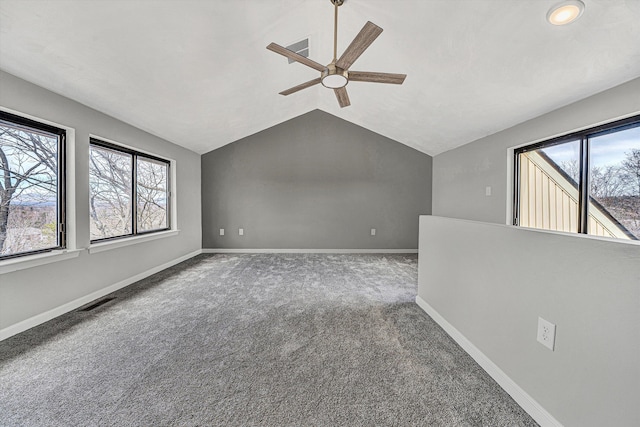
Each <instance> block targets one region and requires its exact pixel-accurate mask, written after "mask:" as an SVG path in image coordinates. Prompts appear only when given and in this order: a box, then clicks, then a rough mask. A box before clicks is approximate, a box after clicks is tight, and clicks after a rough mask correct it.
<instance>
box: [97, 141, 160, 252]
mask: <svg viewBox="0 0 640 427" xmlns="http://www.w3.org/2000/svg"><path fill="white" fill-rule="evenodd" d="M91 146H97V147H101V148H105V149H108V150H113V151H116V152H120V153H124V154H128V155H130V156H131V158H132V169H131V233H130V234H124V235H120V236H112V237H104V238H100V239H91V238H90V240H89V242H90V244H91V245H94V244H99V243H104V242H111V241H114V240H121V239H131V238H134V237H140V236H146V235H149V234H154V233H162V232H167V231H171V230H173V229H172V226H171V224H172V222H171V221H172V218H171V210H172V206H173V205H172V203H173V201H172V198H173V194H172V191H171V188H172V187H171V185H172V183H171V161H170V160H168V159H164V158H162V157H158V156H156V155H153V154H149V153H145V152H142V151H139V150H135V149H133V148H130V147H125V146H122V145H119V144H115V143H113V142H107V141H105V140H103V139H100V138H97V137H95V136H90V137H89V153H91ZM89 155H91V154H89ZM139 157H140V158H142V159H149V160H152V161H156V162H160V163H163V164H165V165H166V167H167V180H166V184H167V203H166V216H167V219H166V224H167V226H166V227H164V228H158V229H154V230H145V231H138V192H137V185H138V180H137V169H138V158H139ZM89 168H91V164H89ZM89 179H91V174H90V173H89ZM89 191H91V190H89Z"/></svg>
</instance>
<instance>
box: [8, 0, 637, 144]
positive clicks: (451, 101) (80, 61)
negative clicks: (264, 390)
mask: <svg viewBox="0 0 640 427" xmlns="http://www.w3.org/2000/svg"><path fill="white" fill-rule="evenodd" d="M557 1H558V0H549V1H547V0H531V1H524V0H522V1H521V0H346V1H345V4H344V6H342V7H341V8H340V19H339V29H338V33H339V34H338V37H339V39H338V55H340V53H341V52H342V51H343V50H344V49H345V48H346V46H347V45H348V44H349V42H350V41H351V40H352V39H353V37H354V36H355V35H356V34H357V32H358V31H359V30H360V28H361V27H362V26H363V25H364V23H365V22H366V21H368V20H369V21H372V22H374V23H375V24H377V25H379V26H380V27H382V28H383V29H384V32H383V33H382V35H381V36H380V37H379V38H378V39H377V40H376V41H375V42H374V43H373V44H372V45H371V47H370V48H369V49H368V50H367V51H366V52H365V53H364V54H363V55H362V56H361V57H360V59H358V61H357V62H356V63H355V64H354V66H353V67H352V69H355V70H362V71H380V72H392V73H406V74H407V75H408V77H407V79H406V81H405V83H404V85H402V86H396V85H382V84H374V83H360V82H351V83H350V84H349V85H348V86H347V89H348V91H349V95H350V98H351V106H350V107H347V108H344V109H340V108H339V107H338V106H337V102H336V99H335V96H334V94H333V93H332V91H330V90H328V89H325V88H323V87H322V86H320V85H318V86H315V87H312V88H309V89H306V90H304V91H302V92H298V93H296V94H293V95H290V96H288V97H283V96H281V95H278V92H280V91H282V90H284V89H287V88H289V87H291V86H295V85H297V84H299V83H302V82H305V81H307V80H311V79H313V78H315V77H318V73H317V72H316V71H314V70H312V69H310V68H307V67H305V66H303V65H300V64H291V65H289V64H288V63H287V60H286V59H285V58H283V57H281V56H279V55H276V54H275V53H273V52H270V51H268V50H267V49H266V48H265V47H266V46H267V44H269V43H270V42H272V41H273V42H276V43H278V44H281V45H283V46H286V45H288V44H291V43H293V42H296V41H299V40H301V39H303V38H305V37H309V38H310V57H311V58H312V59H314V60H316V61H317V62H320V63H328V62H329V61H330V60H331V57H332V37H333V28H332V26H333V6H332V5H331V3H330V2H329V0H270V1H266V0H232V1H230V0H209V1H207V0H197V1H196V0H193V1H189V0H179V1H178V0H128V1H101V0H76V1H66V0H56V1H51V0H46V1H40V0H0V69H3V70H5V71H7V72H9V73H11V74H14V75H16V76H18V77H21V78H23V79H25V80H28V81H31V82H33V83H35V84H38V85H40V86H43V87H45V88H47V89H50V90H52V91H54V92H57V93H60V94H63V95H65V96H67V97H69V98H72V99H75V100H77V101H79V102H81V103H83V104H85V105H88V106H90V107H93V108H95V109H97V110H100V111H102V112H105V113H107V114H109V115H111V116H113V117H116V118H118V119H120V120H122V121H125V122H127V123H130V124H132V125H134V126H137V127H139V128H141V129H144V130H146V131H148V132H150V133H153V134H155V135H158V136H160V137H162V138H165V139H167V140H169V141H172V142H174V143H176V144H179V145H182V146H184V147H187V148H189V149H192V150H194V151H196V152H198V153H204V152H207V151H210V150H213V149H215V148H218V147H220V146H222V145H225V144H228V143H230V142H233V141H235V140H237V139H240V138H242V137H245V136H248V135H251V134H253V133H256V132H258V131H260V130H263V129H265V128H268V127H270V126H273V125H276V124H278V123H281V122H283V121H286V120H288V119H291V118H293V117H296V116H298V115H301V114H304V113H306V112H308V111H311V110H313V109H316V108H319V109H321V110H323V111H326V112H328V113H331V114H334V115H336V116H338V117H341V118H343V119H345V120H348V121H350V122H353V123H355V124H358V125H360V126H363V127H365V128H368V129H370V130H372V131H374V132H377V133H380V134H382V135H385V136H387V137H389V138H392V139H395V140H397V141H399V142H401V143H404V144H406V145H408V146H410V147H413V148H416V149H418V150H420V151H423V152H425V153H428V154H432V155H435V154H438V153H441V152H443V151H446V150H449V149H452V148H454V147H457V146H459V145H462V144H465V143H468V142H471V141H473V140H475V139H478V138H481V137H483V136H486V135H489V134H492V133H495V132H497V131H499V130H502V129H505V128H507V127H510V126H513V125H515V124H517V123H520V122H523V121H525V120H527V119H530V118H533V117H536V116H538V115H540V114H543V113H545V112H548V111H551V110H554V109H556V108H558V107H561V106H563V105H566V104H568V103H571V102H573V101H576V100H579V99H582V98H585V97H587V96H589V95H592V94H594V93H597V92H600V91H602V90H604V89H607V88H610V87H613V86H615V85H618V84H620V83H623V82H625V81H628V80H631V79H633V78H636V77H639V76H640V42H639V40H640V0H584V2H585V4H586V9H585V12H584V14H583V16H582V18H581V19H580V20H578V21H576V22H574V23H572V24H570V25H567V26H564V27H554V26H552V25H550V24H549V23H547V22H546V21H545V15H546V13H547V10H548V8H549V7H550V6H551V5H553V4H555V3H557ZM0 96H1V94H0ZM0 103H1V99H0Z"/></svg>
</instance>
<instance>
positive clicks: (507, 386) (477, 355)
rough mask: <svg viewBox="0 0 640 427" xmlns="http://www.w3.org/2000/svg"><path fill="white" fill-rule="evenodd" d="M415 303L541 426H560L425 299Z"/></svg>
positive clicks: (417, 299)
mask: <svg viewBox="0 0 640 427" xmlns="http://www.w3.org/2000/svg"><path fill="white" fill-rule="evenodd" d="M416 304H418V306H419V307H420V308H421V309H423V310H424V311H425V312H426V313H427V314H428V315H429V316H430V317H431V318H432V319H433V320H434V321H435V322H436V323H437V324H438V325H440V326H441V327H442V329H444V330H445V332H446V333H447V334H449V336H450V337H451V338H453V340H454V341H455V342H457V343H458V344H459V345H460V347H462V348H463V349H464V350H465V351H466V352H467V353H468V354H469V355H470V356H471V357H472V358H473V359H474V360H475V361H476V362H477V363H478V365H480V366H481V367H482V369H484V370H485V371H486V372H487V373H488V374H489V375H490V376H491V378H493V379H494V380H495V381H496V382H497V383H498V384H499V385H500V387H502V388H503V389H504V391H506V392H507V393H508V394H509V395H510V396H511V397H512V398H513V400H515V401H516V402H517V403H518V405H520V406H521V407H522V409H524V410H525V411H526V412H527V413H528V414H529V415H531V418H533V419H534V420H535V421H536V422H537V423H538V424H540V425H541V426H542V427H562V424H560V422H559V421H558V420H556V419H555V418H554V417H553V416H552V415H551V414H550V413H549V412H547V411H546V410H545V409H544V408H543V407H542V406H541V405H540V404H539V403H538V402H536V401H535V400H534V399H533V398H532V397H531V396H529V394H527V392H525V391H524V390H523V389H522V388H520V386H519V385H518V384H516V383H515V382H514V381H513V380H512V379H511V378H509V376H507V374H505V373H504V372H503V371H502V369H500V368H499V367H498V365H496V364H495V363H493V362H492V361H491V359H489V358H488V357H487V356H486V355H485V354H484V353H483V352H481V351H480V350H479V349H478V347H476V346H475V345H473V343H471V341H469V340H468V339H467V338H466V337H465V336H464V335H462V333H460V331H458V330H457V329H456V328H455V327H454V326H453V325H451V324H450V323H449V322H447V321H446V320H445V318H444V317H442V316H441V315H440V313H438V312H437V311H436V310H435V309H434V308H433V307H431V306H430V305H429V304H428V303H427V302H426V301H425V300H423V299H422V298H420V297H419V296H416Z"/></svg>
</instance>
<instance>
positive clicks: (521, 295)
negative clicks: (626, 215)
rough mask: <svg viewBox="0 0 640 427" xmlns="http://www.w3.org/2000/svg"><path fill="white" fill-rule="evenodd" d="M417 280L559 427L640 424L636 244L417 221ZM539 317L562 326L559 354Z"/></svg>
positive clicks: (639, 257)
mask: <svg viewBox="0 0 640 427" xmlns="http://www.w3.org/2000/svg"><path fill="white" fill-rule="evenodd" d="M418 283H419V284H418V295H419V297H420V298H422V299H423V300H424V301H426V302H427V303H428V304H429V305H430V306H431V307H432V308H434V309H435V310H436V311H437V312H438V313H439V314H440V315H441V316H442V317H444V318H445V319H446V321H447V322H449V323H450V324H451V325H453V327H455V328H456V329H457V330H458V331H459V332H461V333H462V335H464V336H465V337H466V338H467V339H468V340H469V341H471V342H472V343H473V345H475V347H477V348H478V349H479V350H480V351H482V352H483V353H484V354H485V355H486V356H487V357H488V358H489V359H491V361H493V363H495V364H496V365H498V367H499V368H500V369H501V370H502V371H504V372H505V373H506V374H507V375H508V376H509V377H510V378H511V379H512V380H513V381H515V382H516V383H517V384H518V385H519V386H520V388H522V389H523V390H524V391H525V392H526V393H527V394H529V395H530V396H531V397H533V399H534V400H536V401H537V402H538V403H539V404H540V405H542V406H543V407H544V408H545V409H546V410H547V412H549V413H550V414H551V415H552V416H553V417H555V418H556V420H558V421H559V422H560V423H562V424H563V425H565V426H567V427H569V426H580V427H587V426H597V427H599V426H638V425H640V407H639V406H638V401H639V399H640V364H639V363H638V355H639V354H640V330H639V326H638V325H640V310H639V309H638V303H639V301H640V245H634V244H620V243H617V242H614V241H607V240H597V239H594V238H589V237H584V236H577V235H568V234H564V235H563V234H559V233H556V234H554V233H549V232H543V231H533V230H529V229H524V228H518V227H513V226H506V225H497V224H487V223H480V222H473V221H466V220H456V219H449V218H441V217H435V216H428V217H421V218H420V253H419V265H418ZM538 316H540V317H542V318H544V319H546V320H548V321H550V322H552V323H554V324H556V327H557V329H556V348H555V351H553V352H552V351H550V350H549V349H547V348H546V347H543V346H542V345H541V344H539V343H538V342H537V341H536V330H537V321H538Z"/></svg>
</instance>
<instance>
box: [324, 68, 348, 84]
mask: <svg viewBox="0 0 640 427" xmlns="http://www.w3.org/2000/svg"><path fill="white" fill-rule="evenodd" d="M321 82H322V86H324V87H326V88H329V89H340V88H341V87H345V86H346V85H347V83H349V72H348V71H347V70H343V69H342V68H337V67H336V66H335V65H334V64H329V66H328V67H327V69H326V70H324V71H323V72H322V77H321Z"/></svg>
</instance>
